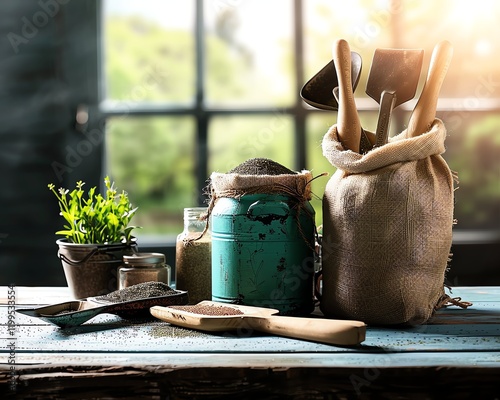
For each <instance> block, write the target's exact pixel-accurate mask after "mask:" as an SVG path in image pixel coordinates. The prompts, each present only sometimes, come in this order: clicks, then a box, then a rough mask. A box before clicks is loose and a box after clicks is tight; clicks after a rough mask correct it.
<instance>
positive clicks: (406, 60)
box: [366, 49, 424, 147]
mask: <svg viewBox="0 0 500 400" xmlns="http://www.w3.org/2000/svg"><path fill="white" fill-rule="evenodd" d="M423 57H424V51H423V50H421V49H418V50H417V49H414V50H413V49H412V50H406V49H376V50H375V53H374V55H373V62H372V66H371V69H370V73H369V75H368V81H367V83H366V94H368V95H369V96H370V97H371V98H373V99H374V100H375V101H377V102H378V103H379V104H380V109H379V115H378V122H377V129H376V131H375V135H376V142H375V146H376V147H378V146H383V145H384V144H386V143H387V138H388V136H389V126H390V119H391V113H392V110H393V109H394V108H396V107H397V106H399V105H400V104H403V103H404V102H406V101H408V100H411V99H412V98H413V97H414V96H415V92H416V91H417V85H418V81H419V77H420V71H421V69H422V61H423Z"/></svg>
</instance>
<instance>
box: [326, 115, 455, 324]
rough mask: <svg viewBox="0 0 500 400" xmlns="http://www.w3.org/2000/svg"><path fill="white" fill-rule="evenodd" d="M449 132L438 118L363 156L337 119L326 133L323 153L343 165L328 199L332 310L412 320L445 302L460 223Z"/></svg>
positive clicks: (386, 320) (377, 320) (378, 320)
mask: <svg viewBox="0 0 500 400" xmlns="http://www.w3.org/2000/svg"><path fill="white" fill-rule="evenodd" d="M445 138H446V129H445V126H444V124H443V122H442V121H440V120H439V119H436V120H435V121H434V123H433V125H432V127H431V129H430V130H429V131H428V132H426V133H423V134H421V135H419V136H417V137H413V138H406V131H404V132H402V133H400V134H399V135H397V136H395V137H393V138H392V139H390V141H389V143H388V144H386V145H384V146H382V147H378V148H375V149H373V150H371V151H370V152H368V153H367V154H365V155H362V154H357V153H354V152H352V151H350V150H344V148H343V147H342V144H341V143H340V142H339V141H338V137H337V131H336V125H334V126H332V127H331V128H330V130H329V131H328V132H327V134H326V135H325V136H324V138H323V144H322V146H323V155H324V156H325V157H326V158H327V159H328V160H329V161H330V163H331V164H332V165H334V166H335V167H337V171H336V172H335V174H334V175H333V176H332V177H331V179H330V181H329V182H328V184H327V186H326V189H325V194H324V198H323V248H322V252H323V265H322V268H323V295H322V299H321V310H322V311H323V313H324V314H325V315H326V316H328V317H334V318H350V319H358V320H362V321H364V322H366V323H369V324H377V325H380V324H382V325H388V324H390V325H392V324H411V325H413V324H422V323H425V322H426V321H427V320H428V319H429V318H430V317H431V316H432V314H433V312H434V310H435V307H437V306H438V305H440V304H442V303H443V299H444V298H446V295H445V293H444V277H445V272H446V269H447V264H448V261H449V255H450V248H451V241H452V226H453V223H454V220H453V202H454V196H453V192H454V174H452V171H451V170H450V168H449V167H448V165H447V163H446V162H445V160H444V159H443V158H442V156H441V154H442V153H443V152H444V151H445V146H444V141H445Z"/></svg>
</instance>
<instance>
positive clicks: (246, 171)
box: [228, 158, 296, 175]
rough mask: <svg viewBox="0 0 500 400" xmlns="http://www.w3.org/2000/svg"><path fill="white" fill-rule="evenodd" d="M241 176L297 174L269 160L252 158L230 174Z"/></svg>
mask: <svg viewBox="0 0 500 400" xmlns="http://www.w3.org/2000/svg"><path fill="white" fill-rule="evenodd" d="M228 173H229V174H240V175H290V174H296V172H295V171H292V170H290V169H288V168H286V167H285V166H283V165H281V164H279V163H277V162H276V161H273V160H270V159H268V158H251V159H249V160H247V161H244V162H242V163H241V164H240V165H238V166H236V167H234V168H233V169H232V170H230V171H229V172H228Z"/></svg>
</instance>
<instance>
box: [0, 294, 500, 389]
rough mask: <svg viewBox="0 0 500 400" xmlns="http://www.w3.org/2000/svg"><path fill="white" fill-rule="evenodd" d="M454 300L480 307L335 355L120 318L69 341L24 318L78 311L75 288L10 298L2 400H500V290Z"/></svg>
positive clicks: (5, 301)
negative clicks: (58, 307) (41, 311)
mask: <svg viewBox="0 0 500 400" xmlns="http://www.w3.org/2000/svg"><path fill="white" fill-rule="evenodd" d="M452 295H453V296H460V297H462V299H463V300H465V301H470V302H472V303H474V304H473V305H472V306H471V307H469V308H468V309H461V308H458V307H448V308H445V309H442V310H440V311H438V312H437V313H436V315H435V317H434V318H433V319H432V320H431V321H430V323H428V324H427V325H423V326H417V327H413V328H406V329H401V328H400V329H397V328H380V327H378V328H377V327H368V329H367V335H366V340H365V341H364V342H363V343H362V344H361V345H359V346H356V347H336V346H330V345H324V344H318V343H312V342H307V341H303V340H294V339H287V338H283V337H277V336H271V335H264V334H258V333H255V332H239V333H238V334H234V333H220V334H209V333H201V332H196V331H191V330H186V329H183V328H176V327H173V326H170V325H169V324H167V323H165V322H162V321H159V320H149V321H146V320H142V321H137V320H136V321H130V320H122V319H120V318H119V317H117V316H113V315H109V314H104V315H100V316H97V317H95V318H94V319H92V320H90V321H88V322H87V323H85V324H84V325H82V326H79V327H76V328H70V329H59V328H57V327H55V326H52V325H49V324H46V323H44V322H43V321H41V320H39V319H36V318H31V317H28V316H25V315H22V314H19V313H14V312H13V309H14V307H16V308H25V307H28V306H39V305H45V304H54V303H59V302H64V301H68V300H69V292H68V290H67V288H28V287H15V288H11V287H0V304H1V305H0V308H1V314H0V324H1V326H0V329H1V331H2V333H1V334H0V337H1V349H0V356H1V359H0V363H1V364H0V393H2V396H1V398H2V399H10V398H20V399H22V398H34V399H37V398H43V399H60V398H71V399H98V398H106V399H114V398H125V399H128V398H130V399H197V398H212V399H220V398H228V399H235V398H238V399H255V398H259V399H286V398H290V399H295V398H299V399H300V398H303V399H334V398H342V399H350V398H353V399H358V398H360V399H364V398H366V399H371V398H397V399H401V398H411V399H420V398H440V399H443V398H470V396H473V398H477V399H490V398H491V399H498V398H500V389H499V387H500V288H497V287H461V288H455V289H454V290H453V293H452ZM9 300H10V302H11V303H10V304H9Z"/></svg>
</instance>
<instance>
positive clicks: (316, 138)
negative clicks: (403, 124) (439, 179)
mask: <svg viewBox="0 0 500 400" xmlns="http://www.w3.org/2000/svg"><path fill="white" fill-rule="evenodd" d="M333 115H335V114H333ZM377 117H378V116H377V113H376V112H364V113H361V114H360V119H361V124H362V126H363V127H364V128H365V129H368V130H371V131H373V128H372V127H375V125H376V122H377ZM409 117H410V115H409V113H408V114H406V115H405V116H404V119H405V118H406V119H408V118H409ZM438 117H440V118H442V119H443V120H447V121H448V123H447V130H448V137H447V138H446V152H445V153H444V155H443V156H444V158H445V159H446V161H447V162H448V165H449V166H450V168H451V169H452V170H453V171H456V172H457V173H458V178H459V181H460V183H459V185H458V186H459V189H458V190H456V191H455V199H456V200H455V218H456V219H457V220H458V224H457V226H456V229H498V228H499V226H500V164H499V161H498V160H500V136H498V134H497V133H498V132H499V131H500V116H498V115H487V114H482V115H477V116H473V115H470V114H463V113H456V112H448V113H440V114H438ZM335 118H336V117H335V116H333V117H332V114H331V113H320V114H314V115H311V116H310V117H309V118H308V119H307V141H308V154H307V157H308V160H309V165H308V168H309V169H310V170H312V171H313V175H319V174H320V173H321V172H329V173H330V174H333V173H334V172H335V168H334V167H333V166H332V165H330V163H329V162H328V161H327V160H326V158H325V157H324V156H323V155H322V151H321V141H322V139H323V136H324V134H325V133H326V132H327V130H328V128H329V127H330V126H331V125H332V124H334V123H336V119H335ZM328 179H329V177H325V178H318V179H316V180H315V181H313V183H312V188H313V192H314V194H315V195H317V196H319V197H320V198H321V197H322V196H323V193H324V190H325V186H326V183H327V181H328ZM313 206H314V208H315V209H316V216H317V218H316V221H317V223H318V224H320V223H321V222H320V221H321V218H319V216H320V215H321V200H320V199H316V200H313Z"/></svg>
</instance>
